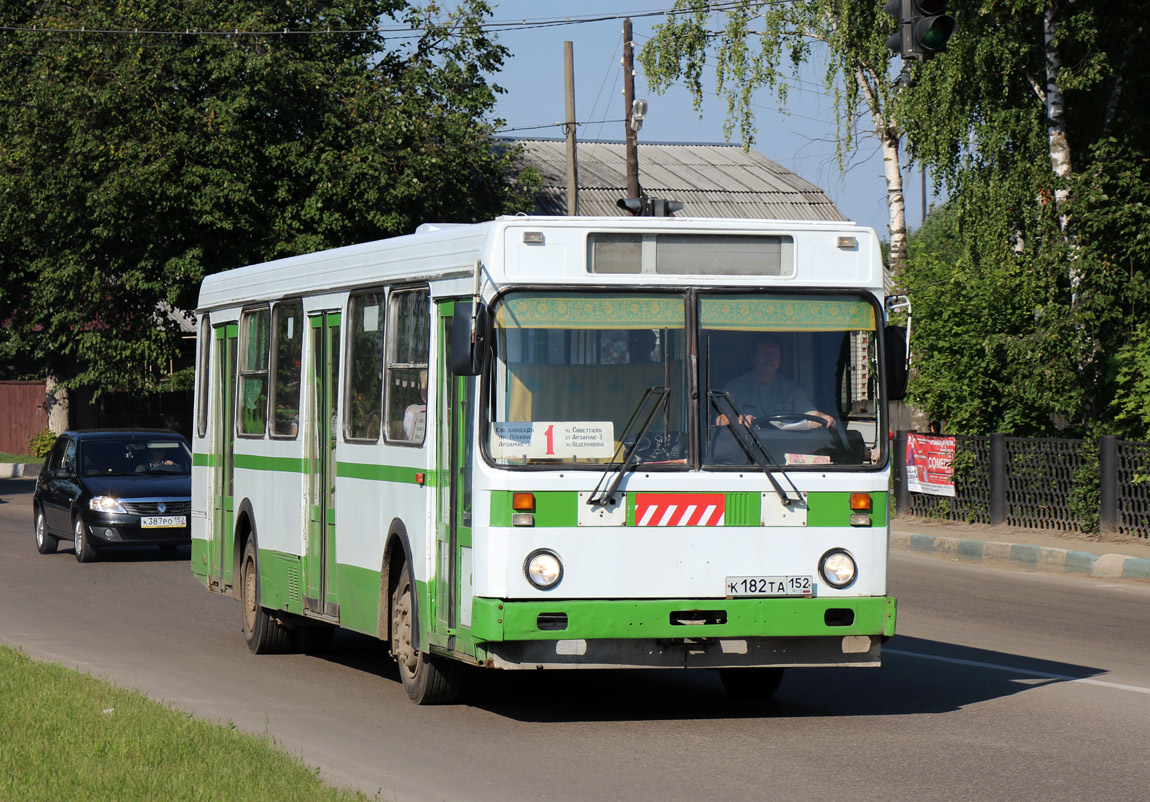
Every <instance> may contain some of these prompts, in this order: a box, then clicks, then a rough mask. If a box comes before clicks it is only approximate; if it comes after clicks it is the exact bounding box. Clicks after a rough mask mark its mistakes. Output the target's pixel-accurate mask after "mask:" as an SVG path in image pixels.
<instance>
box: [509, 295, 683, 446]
mask: <svg viewBox="0 0 1150 802" xmlns="http://www.w3.org/2000/svg"><path fill="white" fill-rule="evenodd" d="M684 309H685V302H684V299H683V296H682V295H681V294H654V293H651V294H638V293H636V294H625V293H619V294H605V293H601V292H595V293H589V292H585V293H580V292H518V293H511V294H509V295H507V296H506V297H505V298H504V299H503V300H502V302H501V303H500V304H499V305H498V307H497V308H496V310H495V337H496V343H495V354H496V360H495V366H494V374H493V378H494V386H493V395H492V408H493V409H492V420H491V425H490V440H489V449H490V454H491V456H492V458H493V459H494V460H495V462H496V464H500V465H523V464H561V465H588V466H594V465H598V466H602V465H603V464H604V463H609V462H611V461H612V459H613V457H614V456H615V455H616V452H620V453H621V452H622V451H623V450H625V449H627V448H628V447H630V446H632V445H633V444H634V443H633V441H634V440H635V439H636V438H638V439H639V440H640V442H638V443H637V444H634V445H635V448H634V449H633V451H634V456H633V459H637V460H638V461H639V462H640V463H642V464H644V465H648V466H656V465H660V464H661V465H665V466H676V465H680V466H681V465H686V464H687V458H688V453H687V440H688V438H687V435H686V433H687V418H686V414H687V403H686V390H685V388H686V385H687V381H686V376H687V374H686V367H685V365H686V361H685V359H684V352H685V345H686V343H685V323H684V320H685V315H684ZM651 388H654V390H653V392H648V391H649V390H650V389H651ZM653 394H657V397H658V398H659V399H661V403H658V404H657V405H655V404H653V403H650V399H651V398H652V397H653ZM655 407H657V409H656V411H655V414H654V417H653V418H652V419H651V420H650V421H649V422H647V420H646V418H647V417H649V416H650V413H651V410H652V409H653V408H655ZM629 423H630V424H631V425H630V433H628V432H627V430H628V424H629ZM644 423H647V426H646V427H645V431H643V432H642V435H641V437H640V436H639V434H640V431H641V430H643V429H644V427H643V424H644Z"/></svg>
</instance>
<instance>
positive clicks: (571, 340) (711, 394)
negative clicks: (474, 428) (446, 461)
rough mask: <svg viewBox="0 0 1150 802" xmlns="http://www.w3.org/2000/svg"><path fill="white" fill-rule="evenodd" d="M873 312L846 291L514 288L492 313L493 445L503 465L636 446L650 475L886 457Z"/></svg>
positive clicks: (560, 460)
mask: <svg viewBox="0 0 1150 802" xmlns="http://www.w3.org/2000/svg"><path fill="white" fill-rule="evenodd" d="M688 299H691V302H692V303H694V304H696V306H695V309H694V314H693V315H691V316H688V315H687V314H686V312H685V310H686V309H687V303H688ZM688 319H692V320H694V321H697V329H694V330H688V329H687V326H686V321H687V320H688ZM877 320H878V312H877V308H876V306H875V305H874V303H873V302H872V301H871V300H870V299H869V297H867V296H864V295H861V294H860V295H856V294H849V293H842V294H819V295H814V294H796V293H769V294H768V293H753V294H752V293H746V292H744V293H738V294H736V293H729V294H720V293H700V294H698V295H697V296H690V295H687V294H683V293H678V294H674V293H666V294H658V293H633V294H628V293H617V294H609V293H602V292H582V293H581V292H515V293H510V294H508V295H507V296H505V297H504V298H503V299H502V301H501V302H500V303H499V304H498V305H497V306H496V308H495V349H494V351H495V361H494V372H493V375H492V378H493V392H492V395H491V420H490V425H489V432H488V438H489V439H488V448H489V453H490V455H491V457H492V458H493V459H494V461H495V462H496V464H498V465H529V464H558V465H570V466H578V465H588V466H593V465H603V464H605V463H610V462H612V461H613V460H617V459H619V458H620V455H621V454H623V453H624V452H632V451H633V452H634V453H633V454H629V456H630V457H631V460H632V461H633V462H637V463H638V464H641V465H643V466H644V468H645V469H646V468H658V467H659V466H663V467H675V466H688V465H689V466H692V467H695V468H703V469H715V470H724V469H739V470H745V469H746V468H747V467H748V466H764V465H765V466H774V467H785V468H786V469H787V470H788V471H789V470H792V469H796V470H804V469H811V470H825V469H826V468H827V467H828V466H851V467H855V468H857V467H860V466H870V465H878V464H879V463H880V462H881V461H882V460H883V459H885V452H884V450H883V448H882V443H881V441H880V439H879V438H878V426H879V419H878V404H879V399H878V391H879V387H880V382H879V380H878V358H877V353H878V348H877V346H878V342H877V330H876V329H877V326H876V321H877ZM691 352H693V353H697V354H698V358H697V360H688V359H685V358H684V355H685V354H687V353H691ZM696 363H697V371H698V372H697V374H694V375H692V374H691V373H689V371H690V370H692V369H695V368H694V366H695V364H696ZM696 387H697V388H698V392H697V393H694V392H692V390H693V388H696ZM696 399H697V400H696ZM648 418H650V420H648ZM692 427H697V428H695V431H697V436H695V437H691V436H689V433H690V432H691V431H692ZM641 431H642V433H641V434H640V432H641ZM636 441H637V442H636ZM696 444H697V450H698V451H699V452H701V453H698V454H696V453H694V451H693V450H692V449H693V448H694V447H695V446H696ZM632 446H634V448H631V447H632Z"/></svg>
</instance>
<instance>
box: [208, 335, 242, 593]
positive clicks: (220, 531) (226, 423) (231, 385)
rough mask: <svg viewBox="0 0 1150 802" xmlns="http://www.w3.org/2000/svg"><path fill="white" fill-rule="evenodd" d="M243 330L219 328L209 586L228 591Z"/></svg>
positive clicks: (233, 514) (232, 533)
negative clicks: (238, 359) (239, 340)
mask: <svg viewBox="0 0 1150 802" xmlns="http://www.w3.org/2000/svg"><path fill="white" fill-rule="evenodd" d="M238 336H239V326H238V325H237V324H235V323H227V324H225V325H222V326H217V327H216V328H215V340H216V364H215V366H214V368H213V370H214V371H215V374H216V382H215V384H214V386H215V398H213V399H212V402H211V403H212V404H213V405H214V406H215V413H216V414H215V418H216V426H215V429H214V430H213V434H212V464H213V466H214V468H213V471H214V473H215V477H214V478H215V481H214V483H213V485H214V492H213V494H212V532H211V537H209V538H208V577H209V586H211V587H216V588H220V589H223V588H226V587H228V586H229V585H231V584H232V569H233V565H232V559H231V557H232V548H233V544H234V542H235V530H234V526H235V499H234V489H233V482H234V479H235V433H236V420H235V414H236V353H237V346H236V341H237V338H238Z"/></svg>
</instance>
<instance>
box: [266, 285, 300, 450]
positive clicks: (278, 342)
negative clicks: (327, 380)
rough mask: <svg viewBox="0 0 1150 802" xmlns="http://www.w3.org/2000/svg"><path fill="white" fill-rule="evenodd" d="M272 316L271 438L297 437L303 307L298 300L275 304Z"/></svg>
mask: <svg viewBox="0 0 1150 802" xmlns="http://www.w3.org/2000/svg"><path fill="white" fill-rule="evenodd" d="M272 314H273V316H274V319H275V326H274V330H273V332H272V337H273V342H272V371H271V373H272V390H271V393H272V399H273V403H274V409H275V412H274V413H273V417H272V436H273V437H295V436H296V435H297V434H298V433H299V392H300V364H301V360H302V359H303V305H302V304H301V303H300V302H299V301H289V302H286V303H280V304H276V306H275V310H274V311H273V313H272Z"/></svg>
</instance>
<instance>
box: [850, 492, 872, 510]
mask: <svg viewBox="0 0 1150 802" xmlns="http://www.w3.org/2000/svg"><path fill="white" fill-rule="evenodd" d="M851 509H852V510H854V511H856V512H870V493H851Z"/></svg>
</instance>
